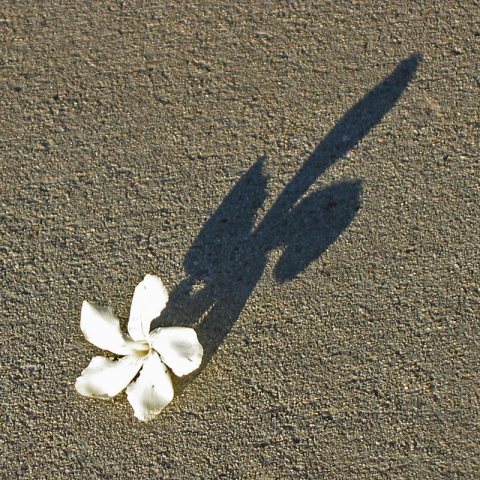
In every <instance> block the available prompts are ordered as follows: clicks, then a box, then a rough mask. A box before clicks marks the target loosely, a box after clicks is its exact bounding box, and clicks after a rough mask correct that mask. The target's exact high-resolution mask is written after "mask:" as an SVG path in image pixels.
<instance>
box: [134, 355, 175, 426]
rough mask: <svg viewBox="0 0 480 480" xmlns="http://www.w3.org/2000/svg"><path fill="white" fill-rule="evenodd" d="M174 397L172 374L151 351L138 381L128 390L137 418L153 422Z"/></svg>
mask: <svg viewBox="0 0 480 480" xmlns="http://www.w3.org/2000/svg"><path fill="white" fill-rule="evenodd" d="M173 395H174V393H173V385H172V379H171V377H170V373H169V372H168V370H167V367H166V366H165V365H164V364H163V363H162V362H161V360H160V357H159V356H158V354H157V353H156V352H153V351H151V352H150V353H149V354H148V356H147V357H146V360H145V363H144V365H143V368H142V371H141V372H140V375H139V376H138V379H137V381H136V382H134V383H132V384H131V385H129V387H128V388H127V397H128V401H129V402H130V404H131V405H132V407H133V410H134V412H135V416H136V417H137V418H139V419H140V420H143V421H147V420H151V419H152V418H154V417H156V416H157V415H158V414H159V413H160V412H161V411H162V410H163V409H164V408H165V407H166V406H167V405H168V404H169V403H170V402H171V401H172V399H173Z"/></svg>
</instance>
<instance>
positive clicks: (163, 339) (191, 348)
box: [149, 327, 203, 377]
mask: <svg viewBox="0 0 480 480" xmlns="http://www.w3.org/2000/svg"><path fill="white" fill-rule="evenodd" d="M149 342H150V345H151V346H152V347H153V348H154V349H155V350H156V351H157V352H158V353H159V354H160V357H161V358H162V361H163V362H164V363H166V364H167V365H168V366H169V367H170V368H171V369H172V371H173V373H174V374H175V375H177V376H179V377H183V375H187V374H188V373H191V372H193V371H194V370H196V369H197V368H198V367H199V366H200V364H201V363H202V356H203V347H202V345H201V344H200V342H199V341H198V337H197V332H195V330H194V329H193V328H188V327H165V328H156V329H155V330H153V331H152V332H151V333H150V339H149Z"/></svg>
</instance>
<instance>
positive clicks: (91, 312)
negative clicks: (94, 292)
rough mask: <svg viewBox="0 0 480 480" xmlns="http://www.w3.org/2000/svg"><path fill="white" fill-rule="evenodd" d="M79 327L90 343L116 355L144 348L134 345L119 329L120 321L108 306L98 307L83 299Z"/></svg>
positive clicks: (127, 353)
mask: <svg viewBox="0 0 480 480" xmlns="http://www.w3.org/2000/svg"><path fill="white" fill-rule="evenodd" d="M80 328H81V329H82V332H83V334H84V335H85V338H86V339H87V340H88V341H89V342H90V343H93V344H94V345H96V346H97V347H99V348H102V349H103V350H108V351H110V352H112V353H116V354H117V355H129V354H131V353H133V352H134V351H135V350H139V349H140V350H141V349H145V347H143V348H142V347H141V345H138V344H137V345H135V342H134V341H133V340H132V339H131V338H130V335H127V334H126V333H123V332H122V331H121V330H120V322H119V321H118V318H117V317H116V316H115V315H114V313H113V311H112V309H111V308H110V307H99V306H98V305H94V304H93V303H90V302H87V301H86V300H85V301H84V302H83V305H82V314H81V319H80ZM147 349H148V347H147Z"/></svg>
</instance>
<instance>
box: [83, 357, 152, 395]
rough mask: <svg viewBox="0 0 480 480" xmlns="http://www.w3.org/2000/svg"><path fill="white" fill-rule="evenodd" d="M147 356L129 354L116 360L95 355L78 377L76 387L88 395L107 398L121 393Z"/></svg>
mask: <svg viewBox="0 0 480 480" xmlns="http://www.w3.org/2000/svg"><path fill="white" fill-rule="evenodd" d="M144 361H145V357H137V356H135V355H129V356H128V357H123V358H121V359H120V360H117V361H114V360H110V359H108V358H105V357H93V358H92V360H91V362H90V364H89V365H88V367H87V368H86V369H85V370H84V371H83V372H82V374H81V375H80V376H79V377H78V378H77V381H76V383H75V388H76V389H77V392H78V393H80V394H81V395H85V396H86V397H96V398H101V399H102V400H107V399H109V398H112V397H114V396H115V395H117V394H119V393H120V392H121V391H122V390H123V389H124V388H125V387H126V386H127V385H128V384H129V383H130V382H131V381H132V379H133V377H135V375H136V374H137V373H138V371H139V370H140V368H141V367H142V364H143V362H144Z"/></svg>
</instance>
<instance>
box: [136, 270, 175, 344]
mask: <svg viewBox="0 0 480 480" xmlns="http://www.w3.org/2000/svg"><path fill="white" fill-rule="evenodd" d="M167 301H168V293H167V290H166V289H165V287H164V286H163V283H162V281H161V280H160V279H159V278H158V277H156V276H154V275H146V276H145V278H144V279H143V281H142V282H140V283H139V284H138V285H137V287H136V288H135V293H134V294H133V300H132V308H131V310H130V320H129V321H128V333H130V335H131V336H132V338H133V339H134V340H145V339H146V338H147V336H148V333H149V332H150V324H151V323H152V320H154V319H155V318H157V317H158V316H159V315H160V313H161V312H162V310H163V309H164V308H165V305H166V304H167Z"/></svg>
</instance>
